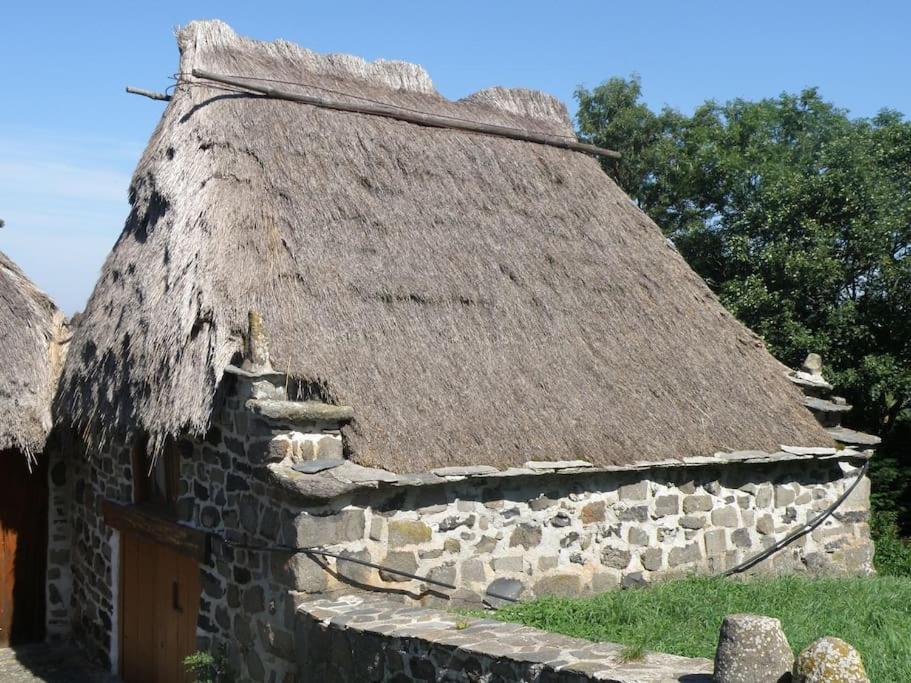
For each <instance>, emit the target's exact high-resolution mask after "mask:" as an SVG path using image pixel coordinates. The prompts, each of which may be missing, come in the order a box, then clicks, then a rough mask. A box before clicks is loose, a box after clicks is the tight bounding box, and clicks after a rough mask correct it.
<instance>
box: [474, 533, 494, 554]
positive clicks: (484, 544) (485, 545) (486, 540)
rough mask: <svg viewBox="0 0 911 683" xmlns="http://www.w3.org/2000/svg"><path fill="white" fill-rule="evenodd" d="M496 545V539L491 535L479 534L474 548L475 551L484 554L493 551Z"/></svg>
mask: <svg viewBox="0 0 911 683" xmlns="http://www.w3.org/2000/svg"><path fill="white" fill-rule="evenodd" d="M496 547H497V539H496V538H494V537H493V536H481V538H480V539H478V542H477V543H475V546H474V550H475V552H477V553H481V554H484V555H486V554H487V553H491V552H493V550H494V548H496Z"/></svg>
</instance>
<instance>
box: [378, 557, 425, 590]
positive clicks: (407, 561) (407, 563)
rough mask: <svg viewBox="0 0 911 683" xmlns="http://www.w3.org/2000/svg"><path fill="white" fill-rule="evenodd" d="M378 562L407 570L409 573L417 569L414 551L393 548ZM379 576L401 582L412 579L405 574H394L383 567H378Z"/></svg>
mask: <svg viewBox="0 0 911 683" xmlns="http://www.w3.org/2000/svg"><path fill="white" fill-rule="evenodd" d="M379 564H382V565H384V566H386V567H389V568H391V569H397V570H399V571H403V572H408V573H409V574H414V573H416V572H417V570H418V560H417V557H415V554H414V551H407V550H393V551H391V552H389V553H388V554H387V555H386V556H385V557H384V558H383V560H382V561H381V562H380V563H379ZM380 578H381V579H382V580H383V581H389V582H393V583H402V582H405V581H411V580H412V579H409V578H408V577H407V576H402V575H401V574H396V573H393V572H390V571H387V570H385V569H380Z"/></svg>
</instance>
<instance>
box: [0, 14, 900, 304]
mask: <svg viewBox="0 0 911 683" xmlns="http://www.w3.org/2000/svg"><path fill="white" fill-rule="evenodd" d="M213 17H217V18H220V19H223V20H224V21H227V22H228V23H229V24H231V25H232V26H233V27H234V28H235V30H237V31H238V32H240V33H242V34H245V35H249V36H251V37H255V38H259V39H269V40H271V39H275V38H285V39H287V40H291V41H294V42H298V43H300V44H302V45H304V46H306V47H309V48H311V49H314V50H318V51H320V52H350V53H354V54H358V55H360V56H363V57H366V58H368V59H375V58H378V57H385V58H390V59H404V60H408V61H414V62H418V63H420V64H423V65H424V66H425V67H426V68H427V70H428V71H429V72H430V75H431V77H432V78H433V80H434V83H435V84H436V86H437V89H438V90H439V91H440V92H441V93H442V94H443V95H445V96H447V97H450V98H458V97H462V96H464V95H467V94H469V93H471V92H473V91H475V90H478V89H480V88H484V87H488V86H491V85H506V86H524V87H531V88H538V89H541V90H545V91H548V92H550V93H552V94H554V95H557V96H558V97H560V98H561V99H563V100H564V101H565V102H566V103H567V104H568V106H569V107H570V109H571V110H574V104H573V101H572V93H573V90H574V88H575V87H576V86H577V85H579V84H582V85H586V86H589V87H591V86H594V85H597V84H598V83H599V82H601V81H603V80H605V79H607V78H609V77H610V76H614V75H622V76H626V75H629V74H631V73H633V72H636V73H638V74H640V76H641V78H642V83H643V87H644V91H645V97H646V100H647V101H648V102H649V103H650V104H651V105H652V106H655V107H660V106H662V105H665V104H667V105H670V106H672V107H675V108H678V109H681V110H684V111H690V110H692V108H693V107H694V106H696V105H697V104H699V103H700V102H702V101H703V100H704V99H706V98H709V97H711V98H715V99H719V100H726V99H729V98H732V97H747V98H759V97H765V96H773V95H776V94H778V93H780V92H782V91H785V90H787V91H796V90H800V89H801V88H803V87H805V86H808V85H817V86H819V87H820V88H821V90H822V93H823V95H824V96H825V97H826V98H828V99H830V100H832V101H834V102H836V103H837V104H838V105H840V106H842V107H844V108H847V109H849V110H850V111H851V112H852V114H854V115H856V116H869V115H872V114H874V113H875V112H876V111H877V110H879V109H880V108H882V107H891V108H895V109H898V110H900V111H903V112H905V113H911V87H909V86H911V82H909V74H911V50H909V49H908V42H907V31H908V27H909V26H911V5H909V3H904V2H898V1H895V2H865V3H860V2H854V3H844V2H841V3H840V2H835V1H832V0H830V1H829V2H817V1H815V0H814V1H804V2H795V1H794V0H791V1H789V2H779V1H778V0H767V1H766V2H761V3H760V2H749V3H746V2H733V1H729V2H727V3H722V2H707V1H706V2H647V1H643V2H628V1H627V2H623V3H615V2H607V1H604V0H602V1H601V2H559V3H557V2H552V3H546V2H534V1H531V0H526V1H525V2H495V1H494V0H488V1H487V2H474V1H470V2H459V3H452V2H445V3H444V2H433V1H432V0H424V2H396V1H394V0H383V1H374V2H346V1H344V0H336V1H334V2H327V1H324V2H318V3H317V2H305V1H301V0H298V1H297V2H263V1H260V2H250V1H249V0H248V1H247V2H243V3H240V2H237V3H235V2H217V3H216V2H189V1H187V0H184V1H183V2H172V1H169V0H158V1H156V2H151V3H133V2H123V1H122V0H121V1H120V2H79V3H76V2H67V3H42V2H34V1H33V2H28V3H23V2H16V1H14V0H8V1H6V2H3V3H2V7H0V26H2V27H3V31H2V37H0V64H3V65H4V67H5V68H4V69H3V80H4V81H5V82H4V84H3V86H4V87H3V95H2V99H0V101H2V106H0V217H2V218H4V219H5V220H6V224H7V227H6V228H4V229H3V230H0V250H3V251H5V252H6V253H7V254H9V255H10V256H11V257H12V258H13V259H15V260H16V261H17V262H18V263H19V264H20V265H21V266H22V267H23V268H24V269H25V270H26V272H27V273H28V274H29V275H30V276H31V277H32V278H33V279H34V280H35V281H36V282H37V283H38V284H39V286H41V287H42V288H44V289H45V290H46V291H47V292H48V293H49V294H51V296H52V297H54V299H55V300H57V302H58V303H59V304H60V305H61V307H62V308H63V309H64V310H65V311H66V312H67V313H73V312H75V311H77V310H79V309H80V308H81V307H82V306H83V305H84V303H85V301H86V299H87V297H88V295H89V294H90V292H91V288H92V286H93V284H94V282H95V279H96V277H97V274H98V271H99V268H100V267H101V264H102V262H103V261H104V258H105V256H106V255H107V253H108V251H109V250H110V248H111V246H112V245H113V244H114V242H115V240H116V239H117V236H118V235H119V234H120V230H121V228H122V225H123V221H124V219H125V218H126V215H127V212H128V205H127V189H128V183H129V177H130V174H131V172H132V169H133V167H134V165H135V164H136V162H137V161H138V159H139V155H140V154H141V152H142V149H143V147H144V146H145V143H146V141H147V140H148V138H149V135H150V134H151V132H152V129H153V128H154V126H155V124H156V122H157V121H158V118H159V116H160V114H161V111H162V109H163V106H164V105H163V103H158V102H153V101H151V100H146V99H144V98H139V97H135V96H131V95H127V94H125V93H124V91H123V88H124V86H126V85H135V86H139V87H145V88H150V89H158V90H163V89H164V88H165V87H166V86H167V85H168V84H169V82H170V81H169V80H168V76H169V75H170V74H172V73H174V71H175V70H176V68H177V50H176V46H175V44H174V39H173V28H174V27H175V26H176V25H181V24H184V23H186V22H188V21H190V20H191V19H194V18H213Z"/></svg>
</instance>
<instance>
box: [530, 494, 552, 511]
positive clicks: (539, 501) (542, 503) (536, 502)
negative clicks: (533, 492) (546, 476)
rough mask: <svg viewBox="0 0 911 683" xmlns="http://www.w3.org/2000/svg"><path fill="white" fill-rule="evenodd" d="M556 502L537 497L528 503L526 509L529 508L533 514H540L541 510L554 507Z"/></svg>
mask: <svg viewBox="0 0 911 683" xmlns="http://www.w3.org/2000/svg"><path fill="white" fill-rule="evenodd" d="M556 503H557V501H555V500H553V499H552V498H548V497H547V496H538V497H537V498H533V499H531V500H530V501H528V507H529V508H531V510H532V511H533V512H541V511H542V510H547V509H548V508H551V507H553V506H554V505H556Z"/></svg>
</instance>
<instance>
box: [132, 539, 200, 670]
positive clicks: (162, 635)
mask: <svg viewBox="0 0 911 683" xmlns="http://www.w3.org/2000/svg"><path fill="white" fill-rule="evenodd" d="M120 547H121V565H120V567H121V583H120V587H121V594H120V597H121V612H120V614H121V629H120V675H121V677H122V678H123V680H124V681H125V683H165V682H167V683H171V681H174V682H175V683H181V682H184V681H185V682H186V683H192V681H193V680H194V679H193V676H192V675H190V674H188V673H187V671H186V669H185V667H184V665H183V660H184V657H187V656H188V655H191V654H193V652H195V651H196V615H197V613H198V612H199V598H200V593H201V586H200V582H199V563H198V562H197V560H196V559H194V558H191V557H188V556H186V555H182V554H180V553H178V552H176V551H174V550H172V549H171V548H169V547H167V546H165V545H161V544H159V543H153V542H151V541H148V540H146V539H145V538H144V537H143V536H140V535H137V534H134V533H129V532H121V536H120Z"/></svg>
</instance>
